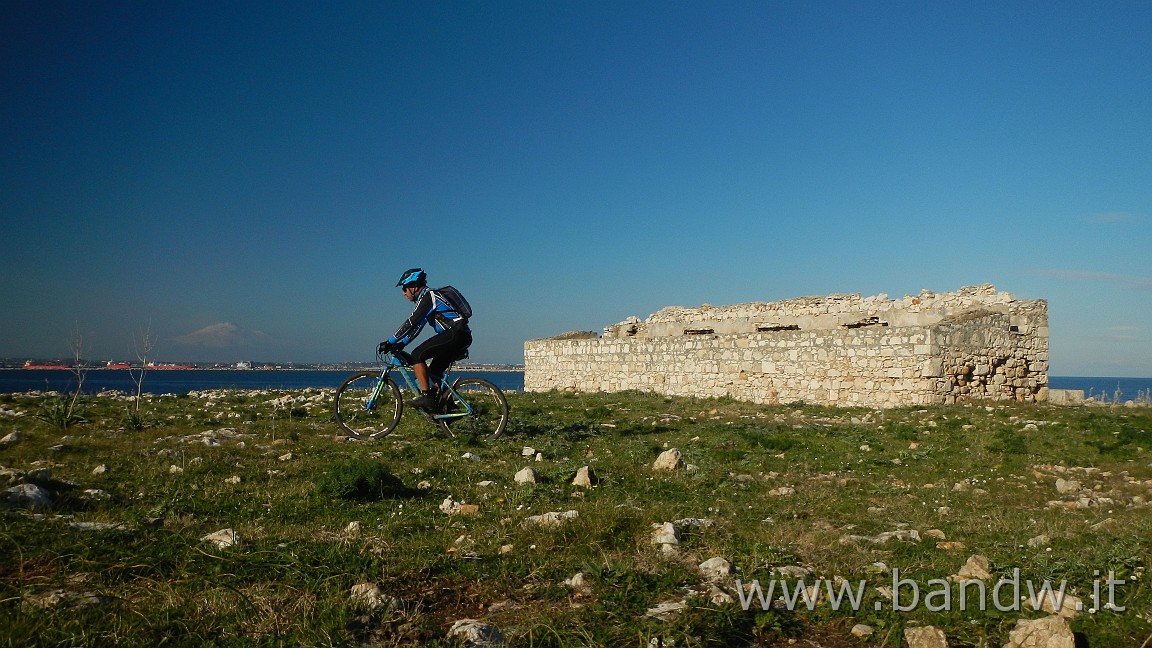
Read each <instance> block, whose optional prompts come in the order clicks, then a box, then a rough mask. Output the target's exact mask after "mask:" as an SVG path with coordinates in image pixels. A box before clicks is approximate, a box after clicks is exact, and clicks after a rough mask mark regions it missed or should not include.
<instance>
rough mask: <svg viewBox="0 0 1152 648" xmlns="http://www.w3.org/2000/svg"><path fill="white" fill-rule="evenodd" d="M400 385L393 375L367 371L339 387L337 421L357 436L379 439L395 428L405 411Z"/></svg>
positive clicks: (341, 426)
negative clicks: (386, 375) (381, 374)
mask: <svg viewBox="0 0 1152 648" xmlns="http://www.w3.org/2000/svg"><path fill="white" fill-rule="evenodd" d="M403 408H404V401H403V400H401V399H400V388H399V387H397V386H396V383H395V382H394V381H393V380H392V378H390V377H385V378H384V383H383V384H381V383H380V374H378V373H372V372H368V371H365V372H363V373H358V374H354V375H352V376H349V377H348V379H347V380H345V381H344V382H343V383H342V384H341V385H340V387H338V388H337V389H336V399H335V408H334V409H335V413H336V424H337V425H339V426H340V429H342V430H344V431H345V432H347V433H348V434H350V435H352V436H354V437H356V438H357V439H379V438H380V437H382V436H384V435H386V434H388V433H389V432H391V431H392V430H394V429H396V424H398V423H399V422H400V414H401V412H403Z"/></svg>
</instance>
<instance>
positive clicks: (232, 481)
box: [224, 475, 240, 484]
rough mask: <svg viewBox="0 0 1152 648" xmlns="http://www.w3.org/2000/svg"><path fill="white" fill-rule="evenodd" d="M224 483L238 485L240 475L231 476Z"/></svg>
mask: <svg viewBox="0 0 1152 648" xmlns="http://www.w3.org/2000/svg"><path fill="white" fill-rule="evenodd" d="M224 483H225V484H239V483H240V475H232V476H231V477H229V478H227V479H225V480H224Z"/></svg>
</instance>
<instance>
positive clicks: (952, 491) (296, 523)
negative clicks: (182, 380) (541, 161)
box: [0, 391, 1152, 647]
mask: <svg viewBox="0 0 1152 648" xmlns="http://www.w3.org/2000/svg"><path fill="white" fill-rule="evenodd" d="M508 396H509V402H510V405H511V408H512V416H513V418H512V421H511V423H510V425H509V430H508V432H507V434H506V435H505V437H504V438H503V439H501V440H499V441H497V442H493V443H484V442H476V441H470V440H468V439H444V438H438V437H437V436H436V431H435V430H434V429H433V428H432V426H431V425H429V424H428V423H427V422H425V421H424V420H422V419H420V418H419V417H416V416H412V415H411V414H410V413H406V414H405V419H404V421H403V422H402V423H401V425H400V427H399V428H398V430H397V431H396V432H395V433H393V434H392V435H391V436H389V437H387V438H385V439H383V440H380V441H375V442H362V441H348V440H344V439H341V438H338V437H337V436H336V433H337V430H336V427H335V425H334V423H332V421H331V417H330V407H329V403H328V400H327V398H328V397H330V394H328V395H325V394H324V393H322V392H318V391H304V392H259V393H258V392H217V393H214V394H211V395H205V394H193V395H191V396H179V397H176V396H172V397H150V398H147V399H146V400H145V401H144V402H143V403H142V406H141V410H140V416H132V415H130V414H129V412H130V408H131V401H130V400H129V399H124V398H116V397H109V396H101V397H92V398H88V399H86V400H84V401H82V402H81V404H80V406H81V409H80V411H79V416H76V417H73V419H83V422H78V421H77V420H67V421H65V420H63V419H61V417H60V416H59V415H58V414H54V413H53V404H54V403H55V401H53V399H52V398H51V397H49V396H44V395H3V396H0V410H2V412H0V436H3V435H4V434H8V433H9V432H12V431H18V432H19V433H20V434H19V435H17V436H19V437H20V438H19V439H18V440H15V441H12V442H10V443H7V444H5V445H3V446H0V465H2V466H4V467H5V468H7V469H9V475H10V476H9V477H0V487H3V488H7V487H8V483H6V481H7V480H15V479H17V478H18V477H19V475H18V474H15V473H25V475H24V480H25V481H28V480H29V479H32V480H33V481H35V480H39V483H41V484H43V485H45V486H46V488H47V490H48V491H49V492H50V493H51V495H52V502H51V504H50V505H49V506H48V507H47V508H46V509H41V510H36V511H28V510H24V509H21V508H19V507H17V508H8V509H6V510H5V512H3V513H2V517H0V525H2V526H0V644H4V645H10V646H31V645H52V646H71V645H124V646H134V645H140V646H154V645H160V644H167V645H204V644H216V645H317V646H319V645H356V644H372V645H413V644H425V645H450V641H449V640H448V639H447V638H446V637H447V632H448V629H449V628H450V627H451V625H452V623H453V622H454V621H456V620H458V619H463V618H475V619H480V620H482V621H484V622H487V623H490V624H492V625H494V626H496V627H497V628H499V629H500V631H501V632H502V633H503V635H504V637H505V639H506V641H507V643H508V644H509V645H513V646H574V645H575V646H583V645H589V646H591V645H610V646H637V647H645V646H650V645H665V646H667V645H675V646H708V645H714V646H738V645H757V646H770V645H790V643H796V644H799V645H819V646H880V645H883V646H898V645H903V629H904V628H905V627H911V626H915V625H928V624H931V625H935V626H937V627H939V628H941V629H943V630H944V632H945V633H946V634H947V636H948V640H949V645H951V646H1001V645H1003V644H1004V643H1005V642H1006V641H1007V637H1008V632H1009V631H1010V630H1011V629H1012V627H1013V626H1014V625H1015V623H1016V620H1017V619H1019V618H1037V617H1040V616H1043V613H1040V612H1035V611H1033V610H1032V609H1031V607H1030V606H1028V605H1027V604H1026V603H1025V604H1024V605H1023V606H1017V607H1020V609H1019V610H1015V609H1010V608H1011V606H1012V602H1013V600H1014V598H1015V596H1014V592H1012V591H1010V589H1008V588H1005V589H1004V590H1003V591H1002V592H1001V594H1000V598H999V599H998V601H999V604H1000V605H999V607H1002V608H1009V609H1007V610H1001V609H997V605H995V604H994V602H993V600H992V598H991V595H992V591H991V590H992V586H993V585H994V583H995V579H998V578H1001V577H1007V578H1011V577H1013V575H1014V574H1017V573H1018V574H1019V576H1018V577H1017V580H1018V582H1020V583H1021V585H1022V590H1023V591H1022V594H1021V595H1025V596H1026V595H1027V593H1028V592H1027V589H1026V585H1025V583H1027V582H1031V583H1034V584H1036V586H1037V587H1039V586H1040V584H1041V583H1042V582H1043V581H1045V580H1048V581H1050V582H1051V583H1052V585H1053V587H1058V586H1059V584H1060V582H1061V581H1063V582H1065V583H1066V586H1067V592H1068V593H1071V594H1074V595H1076V596H1078V597H1080V598H1081V599H1082V600H1083V601H1084V607H1085V608H1093V610H1091V611H1089V610H1087V609H1086V610H1085V611H1084V612H1082V613H1081V614H1080V615H1079V616H1077V617H1076V618H1075V619H1074V620H1073V621H1072V628H1073V630H1075V631H1076V632H1077V633H1078V635H1079V637H1080V639H1081V640H1082V642H1083V641H1086V642H1087V645H1090V646H1134V647H1139V646H1143V645H1149V642H1148V639H1149V637H1150V635H1152V624H1150V622H1149V619H1152V592H1150V589H1149V587H1148V584H1147V580H1146V578H1145V575H1144V572H1145V569H1146V567H1147V565H1146V561H1147V560H1148V558H1147V557H1148V551H1149V548H1150V546H1149V545H1150V543H1152V515H1149V513H1150V511H1152V509H1150V508H1149V506H1148V505H1147V504H1146V503H1145V502H1146V500H1152V409H1150V408H1146V407H1137V408H1124V407H1079V408H1057V407H1047V406H1024V405H1021V406H1009V405H996V406H992V407H985V406H983V405H971V406H955V407H938V408H917V409H900V410H889V411H873V410H842V409H831V408H822V407H813V406H807V405H804V404H799V403H798V404H792V405H786V406H776V407H768V406H758V405H751V404H746V403H739V402H735V401H730V400H694V399H682V398H665V397H661V396H655V395H648V394H636V393H627V394H587V395H578V394H509V395H508ZM37 415H39V416H40V418H37ZM42 419H43V420H42ZM64 424H67V427H61V426H62V425H64ZM209 431H211V432H212V434H207V435H206V434H205V433H206V432H209ZM525 446H530V447H531V448H534V449H535V450H536V451H537V452H539V453H540V454H541V455H542V460H541V461H537V460H535V457H523V456H522V449H523V448H524V447H525ZM669 448H677V449H679V450H680V452H681V453H682V454H683V459H684V462H685V463H686V464H688V465H687V466H686V467H684V468H682V469H680V470H677V471H674V472H658V471H654V470H653V469H652V463H653V461H654V460H655V459H656V458H657V456H658V455H659V454H660V453H661V452H662V451H664V450H666V449H669ZM466 455H467V456H466ZM586 465H587V466H590V467H591V468H592V470H593V472H594V475H595V477H596V479H597V483H596V484H595V486H594V487H591V488H583V487H578V486H573V485H572V484H571V481H572V479H573V477H574V475H575V474H576V472H577V470H578V469H579V468H581V467H582V466H586ZM526 466H531V467H533V468H535V470H536V471H537V472H538V474H539V475H540V478H541V481H540V483H537V484H534V485H521V484H517V483H515V482H514V480H513V476H514V475H515V474H516V473H517V471H519V470H520V469H522V468H524V467H526ZM42 469H48V470H49V471H50V473H45V472H44V471H43V470H42ZM37 470H40V472H36V471H37ZM1058 480H1060V481H1059V482H1058ZM1073 482H1075V483H1073ZM13 483H14V482H13ZM1058 485H1059V486H1060V487H1061V488H1062V489H1063V491H1064V492H1061V491H1060V490H1058ZM447 498H451V499H452V500H454V501H455V502H460V503H466V504H475V505H476V506H477V508H476V510H475V513H474V514H457V515H449V514H447V513H445V512H444V511H442V510H441V505H442V503H443V502H444V501H445V499H447ZM0 510H4V509H0ZM570 510H572V511H576V512H577V514H578V516H577V517H575V518H572V519H569V520H567V521H565V522H563V523H561V524H560V525H558V526H555V527H548V526H540V525H532V524H527V523H525V520H526V519H527V518H528V517H529V516H533V515H540V514H544V513H548V512H565V511H570ZM466 511H467V509H466ZM691 518H696V519H699V520H702V522H697V523H695V524H693V523H691V522H690V521H686V520H687V519H691ZM665 522H673V523H675V524H676V526H677V529H678V530H679V532H680V542H679V545H677V546H676V547H675V548H673V549H671V550H668V551H666V550H664V548H662V547H661V546H660V545H656V544H653V542H652V537H653V536H652V533H653V528H652V527H653V525H654V524H656V525H659V524H662V523H665ZM82 523H100V524H96V525H92V524H87V525H85V524H82ZM353 523H358V525H357V524H353ZM116 525H118V526H116ZM350 525H351V527H350ZM105 527H113V528H105ZM357 527H358V528H357ZM222 529H232V530H234V532H235V533H236V535H237V537H238V538H239V544H238V545H236V546H231V547H225V548H221V547H217V546H215V545H213V544H211V543H209V542H205V541H203V540H201V538H202V537H203V536H205V535H206V534H210V533H213V532H216V531H219V530H222ZM913 531H914V532H915V533H912V532H913ZM893 532H901V533H893ZM1042 536H1047V540H1045V539H1044V538H1043V537H1042ZM974 555H980V556H985V557H986V558H987V559H988V560H989V563H990V568H989V570H990V571H991V573H992V575H993V580H990V581H988V583H987V585H988V588H987V589H988V592H987V604H986V606H985V607H986V609H985V610H983V611H981V610H979V609H976V608H975V607H974V606H975V604H974V603H973V602H972V600H971V599H969V601H968V609H965V610H960V609H959V605H958V600H957V598H956V595H957V594H958V592H959V588H958V586H956V585H952V586H946V585H940V583H941V582H943V581H940V580H937V579H947V578H948V577H949V576H950V575H954V574H957V572H958V571H959V570H960V569H961V567H963V566H964V565H965V562H966V561H967V560H968V559H969V557H970V556H974ZM717 556H719V557H723V558H725V559H726V560H728V561H729V562H730V563H731V565H732V566H733V568H734V570H735V571H734V573H733V574H732V576H731V577H730V579H729V580H727V581H725V582H723V583H722V585H723V587H722V588H721V589H723V590H726V591H727V592H728V594H729V595H730V596H731V597H732V598H734V599H735V600H733V601H732V602H723V599H722V598H720V599H717V600H713V596H714V595H715V594H716V592H715V591H713V590H711V589H710V588H709V586H708V585H707V578H705V577H704V576H703V575H702V574H701V573H700V570H699V569H698V565H699V564H700V563H701V562H702V561H705V560H707V559H709V558H713V557H717ZM778 568H803V569H805V570H807V571H806V572H805V574H806V575H805V576H804V579H805V582H806V583H807V584H812V583H813V582H814V581H815V580H816V579H823V580H825V581H829V582H835V583H837V584H838V585H837V587H839V586H840V585H839V583H842V582H843V583H848V584H850V586H851V587H853V588H854V587H856V585H857V584H861V586H860V590H859V591H860V592H862V600H860V601H859V602H858V604H857V605H856V606H855V607H856V608H857V609H855V610H853V609H851V606H849V605H846V604H845V605H841V606H840V609H838V610H836V609H833V606H832V605H831V604H830V602H829V601H827V600H824V601H819V602H817V603H816V604H815V605H813V606H812V609H808V606H806V605H804V604H803V603H802V602H801V603H800V604H799V605H797V606H794V607H796V608H798V609H793V610H789V609H787V606H786V605H784V604H781V603H777V604H776V605H774V606H773V605H769V606H768V607H769V609H767V610H765V609H763V606H762V605H761V604H760V601H758V600H752V601H751V608H750V609H748V610H745V609H743V606H742V605H741V601H740V598H741V596H740V595H741V592H737V590H736V587H735V585H734V583H733V580H735V579H739V580H740V581H741V583H743V584H748V583H751V582H752V581H754V580H755V581H758V582H759V583H760V584H761V586H762V587H763V588H765V589H766V588H767V586H768V583H769V582H770V581H771V580H772V579H780V581H781V583H782V584H783V585H784V586H787V587H791V586H793V585H794V584H795V583H796V579H797V574H793V575H792V576H787V577H785V576H781V575H779V574H778V573H777V572H776V571H775V570H776V569H778ZM1015 570H1019V571H1018V572H1016V571H1015ZM784 571H785V573H791V572H795V569H792V570H788V569H786V570H784ZM578 573H580V574H583V579H584V585H583V586H579V585H576V586H574V585H573V584H572V582H571V581H570V579H572V577H573V576H574V575H576V574H578ZM894 574H897V575H898V576H897V577H896V578H894V576H893V575H894ZM1109 574H1111V575H1112V576H1113V578H1114V579H1115V580H1123V581H1124V583H1123V584H1118V585H1113V588H1112V589H1113V595H1114V596H1113V600H1112V603H1113V604H1114V605H1115V606H1117V607H1119V608H1124V609H1123V611H1119V610H1116V609H1105V605H1104V604H1105V603H1107V602H1108V599H1107V595H1108V586H1107V584H1106V583H1104V579H1106V578H1107V577H1108V576H1109ZM905 579H906V580H905ZM566 581H569V583H568V584H566ZM361 583H375V584H378V585H379V588H380V591H382V592H384V593H386V594H387V595H389V596H391V597H395V598H396V599H398V600H399V601H398V602H397V603H396V604H395V605H383V606H378V607H375V608H371V607H367V606H365V605H363V604H361V603H358V602H357V601H356V600H354V599H353V598H352V597H351V596H350V592H351V591H352V588H353V587H354V586H356V585H358V584H361ZM934 583H935V585H934ZM894 586H895V587H894ZM885 587H887V588H891V589H892V590H894V593H895V594H896V595H897V597H898V599H897V601H895V602H894V601H892V600H890V599H889V598H888V597H886V596H885V593H884V592H883V591H882V590H883V588H885ZM914 588H915V590H916V592H917V593H918V594H919V600H918V601H916V602H915V603H916V604H915V605H913V604H912V603H913V601H911V600H910V599H911V596H912V594H913V590H914ZM933 590H935V592H936V594H935V595H934V597H933V598H932V599H930V600H928V601H926V600H925V596H926V595H927V594H928V593H929V592H932V591H933ZM1096 590H1099V591H1100V592H1101V596H1100V597H1097V598H1093V596H1092V595H1093V593H1094V591H1096ZM945 592H947V593H945ZM778 593H779V590H777V595H778ZM968 594H969V596H971V595H972V590H969V591H968ZM749 596H751V594H749ZM945 596H951V597H952V599H951V601H950V604H948V605H943V604H942V603H944V602H946V601H945ZM717 601H719V602H717ZM680 602H685V603H686V605H683V606H681V607H680V609H679V611H678V612H676V613H674V614H672V615H669V616H668V617H667V618H663V619H662V618H657V617H656V616H653V615H649V610H652V609H653V608H655V607H656V606H658V605H660V604H662V603H680ZM897 604H898V605H897ZM898 606H899V607H901V608H902V609H895V608H896V607H898ZM903 608H907V609H903ZM930 608H931V609H930ZM855 624H867V625H868V626H870V627H871V628H872V630H873V633H872V634H871V635H870V636H866V637H856V636H854V635H852V634H851V633H850V630H851V628H852V627H853V626H854V625H855ZM672 642H674V644H673V643H672Z"/></svg>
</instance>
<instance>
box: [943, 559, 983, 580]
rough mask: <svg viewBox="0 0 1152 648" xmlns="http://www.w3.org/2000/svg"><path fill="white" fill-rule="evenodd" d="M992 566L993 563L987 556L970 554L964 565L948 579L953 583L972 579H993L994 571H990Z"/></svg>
mask: <svg viewBox="0 0 1152 648" xmlns="http://www.w3.org/2000/svg"><path fill="white" fill-rule="evenodd" d="M991 567H992V563H991V562H990V561H989V560H988V558H987V557H986V556H981V555H975V556H969V558H968V560H967V561H966V562H965V563H964V566H963V567H961V568H960V571H958V572H956V574H954V575H952V576H949V577H948V580H950V581H952V582H953V583H963V582H964V581H972V580H979V581H985V580H991V579H992V572H990V571H988V570H989V569H990V568H991Z"/></svg>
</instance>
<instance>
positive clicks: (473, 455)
mask: <svg viewBox="0 0 1152 648" xmlns="http://www.w3.org/2000/svg"><path fill="white" fill-rule="evenodd" d="M460 458H461V459H467V460H468V461H480V455H478V454H476V453H474V452H465V453H464V454H462V455H460Z"/></svg>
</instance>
